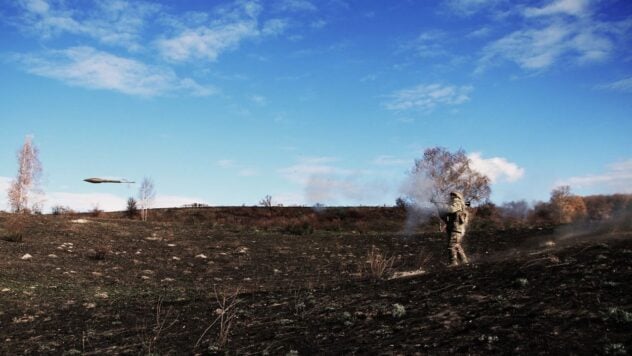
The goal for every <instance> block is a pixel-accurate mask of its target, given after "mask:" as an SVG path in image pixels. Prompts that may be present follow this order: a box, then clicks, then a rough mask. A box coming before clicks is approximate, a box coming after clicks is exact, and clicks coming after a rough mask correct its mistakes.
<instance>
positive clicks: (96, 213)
mask: <svg viewBox="0 0 632 356" xmlns="http://www.w3.org/2000/svg"><path fill="white" fill-rule="evenodd" d="M90 216H92V217H94V218H100V217H101V216H103V210H101V209H99V205H98V204H97V205H95V206H94V207H93V208H92V210H90Z"/></svg>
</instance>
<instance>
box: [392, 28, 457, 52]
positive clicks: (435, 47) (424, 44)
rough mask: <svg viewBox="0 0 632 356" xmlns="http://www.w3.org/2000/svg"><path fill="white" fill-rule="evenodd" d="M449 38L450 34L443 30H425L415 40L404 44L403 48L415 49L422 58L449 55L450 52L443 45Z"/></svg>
mask: <svg viewBox="0 0 632 356" xmlns="http://www.w3.org/2000/svg"><path fill="white" fill-rule="evenodd" d="M448 39H449V35H448V34H447V33H445V32H443V31H436V30H435V31H425V32H422V33H421V34H419V35H418V36H417V38H416V39H414V40H413V41H410V42H408V43H406V44H404V45H403V46H402V49H403V50H410V51H413V52H415V54H416V55H417V56H419V57H421V58H436V57H441V56H447V55H449V53H448V51H447V50H446V49H445V48H444V46H443V45H444V44H445V43H446V42H447V41H448Z"/></svg>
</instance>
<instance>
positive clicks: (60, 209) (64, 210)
mask: <svg viewBox="0 0 632 356" xmlns="http://www.w3.org/2000/svg"><path fill="white" fill-rule="evenodd" d="M51 213H52V214H53V215H55V216H60V215H71V214H74V213H75V211H74V210H72V209H71V208H70V207H68V206H62V205H55V206H53V207H52V208H51Z"/></svg>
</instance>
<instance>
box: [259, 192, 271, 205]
mask: <svg viewBox="0 0 632 356" xmlns="http://www.w3.org/2000/svg"><path fill="white" fill-rule="evenodd" d="M259 205H261V206H263V207H266V208H271V207H272V197H271V196H270V195H266V196H265V197H263V199H261V200H260V201H259Z"/></svg>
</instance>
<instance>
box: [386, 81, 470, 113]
mask: <svg viewBox="0 0 632 356" xmlns="http://www.w3.org/2000/svg"><path fill="white" fill-rule="evenodd" d="M472 90H473V87H472V86H469V85H468V86H460V87H459V86H454V85H442V84H420V85H417V86H415V87H412V88H408V89H402V90H399V91H397V92H395V93H393V94H391V95H389V98H390V99H391V100H390V101H388V102H387V103H386V104H385V106H386V108H387V109H389V110H395V111H402V110H410V109H416V110H421V111H425V112H428V111H431V110H432V109H434V108H435V107H436V106H439V105H444V106H455V105H460V104H463V103H465V102H467V101H469V100H470V96H469V95H470V93H471V92H472Z"/></svg>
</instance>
